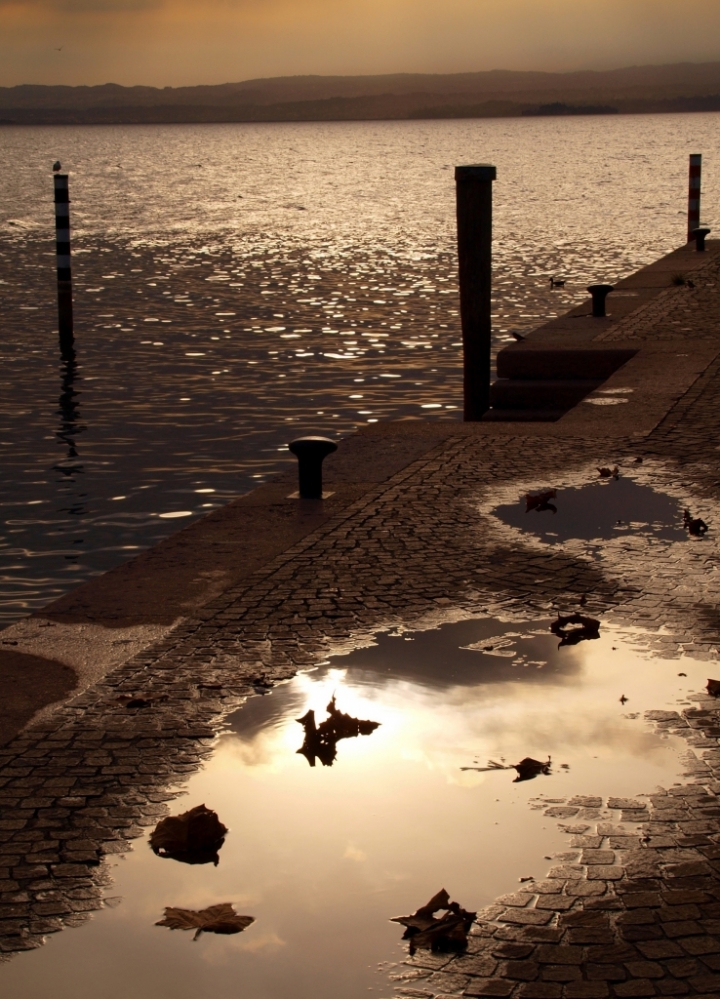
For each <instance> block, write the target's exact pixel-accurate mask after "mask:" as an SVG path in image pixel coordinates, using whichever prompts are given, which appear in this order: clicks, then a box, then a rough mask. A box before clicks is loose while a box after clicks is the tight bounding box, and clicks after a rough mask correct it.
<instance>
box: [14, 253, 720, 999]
mask: <svg viewBox="0 0 720 999" xmlns="http://www.w3.org/2000/svg"><path fill="white" fill-rule="evenodd" d="M679 273H682V274H683V275H684V276H685V278H686V279H687V278H690V280H691V285H689V284H687V283H685V284H682V285H679V284H678V285H676V284H673V283H672V278H673V276H674V275H676V274H679ZM618 289H619V293H616V297H613V296H611V297H610V299H609V300H608V304H609V311H610V313H611V315H610V316H609V317H608V318H607V319H597V320H594V319H592V318H591V317H589V316H588V315H587V313H588V307H587V304H585V305H584V306H580V307H578V308H577V309H575V310H573V311H572V312H571V313H570V314H569V315H568V316H567V317H563V318H561V319H558V320H556V321H554V322H553V323H551V324H548V326H546V327H544V328H542V329H541V330H539V331H537V332H536V333H535V334H534V335H533V336H532V337H531V338H530V340H529V341H528V347H527V349H534V347H535V345H538V346H540V345H541V344H542V345H543V346H547V345H549V344H550V345H554V346H557V347H558V348H561V347H562V345H563V344H571V345H572V344H577V343H578V342H580V341H582V342H584V343H587V344H599V343H608V344H612V345H613V346H614V347H615V346H618V347H628V348H632V349H633V350H636V351H637V353H636V354H635V356H634V357H633V358H632V359H631V360H630V361H628V363H627V364H626V365H624V366H623V367H622V368H620V369H619V370H618V371H616V372H615V374H613V375H612V376H611V378H610V379H608V381H607V382H605V383H604V384H603V385H602V386H601V387H600V388H598V389H597V390H596V391H594V392H592V393H591V394H590V395H589V396H588V398H587V399H586V400H585V401H584V402H581V403H579V404H578V405H577V406H576V407H575V408H574V409H572V410H571V411H570V412H569V413H567V414H566V415H565V416H563V417H562V418H561V419H560V420H558V421H557V422H554V423H502V422H493V423H479V424H461V423H457V422H438V423H433V424H429V423H428V424H423V423H420V422H417V421H406V422H402V423H398V424H387V425H382V424H378V425H375V426H373V427H372V428H369V429H368V430H366V431H363V432H361V433H359V434H357V435H356V436H355V437H353V438H352V439H348V440H347V441H344V442H343V443H342V444H341V446H340V448H339V450H338V452H337V454H336V455H333V456H331V457H330V458H328V459H327V461H326V488H327V489H328V490H329V491H331V492H332V493H333V495H332V496H331V497H330V498H329V499H328V500H326V501H325V502H324V503H323V504H320V503H318V502H314V501H303V502H299V501H297V500H293V499H290V498H289V495H290V494H291V493H292V491H293V490H294V488H295V481H294V476H290V475H288V476H285V477H280V478H278V479H277V480H275V481H274V482H272V483H269V484H267V485H265V486H263V487H261V488H259V489H258V490H256V492H255V493H253V494H251V495H250V496H248V497H244V498H242V499H241V500H238V501H236V502H235V503H232V504H230V505H229V506H228V507H226V508H224V509H222V510H219V511H216V512H213V513H212V514H211V515H209V516H208V517H207V518H205V519H203V520H201V521H198V522H196V523H195V524H193V525H191V526H190V527H188V528H187V529H185V530H184V531H181V532H179V533H178V534H176V535H174V536H173V537H171V538H169V539H168V540H167V541H166V542H163V543H162V544H160V545H158V546H157V547H156V548H154V549H152V550H150V551H148V552H146V553H144V554H142V555H140V556H139V557H138V558H136V559H134V560H132V561H131V562H128V563H126V564H125V565H123V566H121V567H119V568H118V569H116V570H113V571H112V572H110V573H108V574H107V575H106V576H103V577H101V578H99V579H97V580H95V581H92V582H90V583H88V584H85V585H84V586H82V587H80V588H78V589H77V590H76V591H74V592H72V593H70V594H69V595H67V596H66V597H63V598H62V599H60V600H59V601H57V602H56V603H55V604H53V605H51V606H50V607H48V608H46V609H45V611H43V612H41V613H38V614H35V615H33V616H32V617H31V618H29V619H27V620H25V621H22V622H20V623H18V624H17V625H14V626H12V627H11V628H9V629H6V630H5V631H4V632H2V633H0V642H1V643H2V644H0V667H1V668H2V671H3V672H2V675H3V677H4V679H3V689H2V695H3V702H4V707H3V708H2V709H1V711H0V714H1V715H2V719H1V724H2V726H3V728H2V733H3V740H4V745H3V746H2V748H0V803H1V804H2V818H1V819H0V953H2V954H4V955H5V956H6V957H10V956H12V955H13V954H14V953H15V952H17V951H21V950H27V949H31V948H34V947H37V946H40V945H41V944H42V942H43V938H44V937H45V936H46V935H47V934H49V933H54V932H56V931H60V930H63V929H64V928H65V927H72V926H74V925H77V924H80V923H82V922H83V921H84V920H85V919H87V918H88V915H89V913H91V912H92V911H93V910H95V909H98V908H100V907H101V905H102V897H103V895H104V894H105V888H106V883H107V874H106V873H105V871H104V869H103V864H102V858H103V856H105V855H108V854H113V853H120V852H123V851H125V850H127V849H128V844H129V842H130V841H131V840H132V839H134V838H136V837H139V836H141V835H145V833H146V831H147V827H148V826H149V825H151V824H154V823H155V822H156V821H157V819H158V817H159V816H161V815H163V814H165V813H166V811H167V804H166V803H167V802H168V800H169V799H171V797H172V795H171V793H170V792H169V791H168V788H169V787H170V786H172V785H173V784H174V783H176V782H178V781H181V780H182V779H184V778H185V777H186V776H187V774H188V773H191V772H192V771H193V769H194V768H196V767H197V766H198V764H199V763H200V762H201V761H202V760H203V759H204V758H205V757H207V755H208V754H209V753H210V752H211V747H212V744H213V739H214V737H215V735H216V733H217V732H218V730H219V727H220V725H221V722H222V719H223V718H224V716H225V715H226V714H227V713H228V712H229V711H231V710H234V709H236V708H238V707H239V706H240V705H241V704H242V702H243V700H244V698H246V697H247V696H248V695H249V694H252V693H253V692H254V691H255V690H257V689H258V688H262V687H263V686H266V685H272V684H273V683H275V682H277V681H278V680H280V679H283V678H287V677H290V676H292V675H293V674H294V673H295V672H296V671H297V670H298V669H300V668H303V667H306V666H308V665H310V664H312V663H314V662H317V661H319V660H320V659H324V658H326V657H327V656H328V655H329V654H332V653H335V652H337V651H340V650H342V649H344V648H348V647H349V646H354V645H356V644H357V643H359V642H361V641H363V640H366V639H368V638H369V636H371V635H372V634H374V633H376V632H378V631H379V630H382V629H389V628H392V627H395V626H397V625H403V626H405V627H407V628H413V627H417V628H422V627H429V626H431V625H432V624H433V623H439V622H442V621H445V620H454V619H460V618H462V617H470V616H472V615H473V614H476V615H477V614H479V613H492V612H493V611H498V610H502V613H503V614H506V615H509V616H510V617H511V616H512V615H513V614H515V615H517V616H518V618H520V617H526V618H527V617H541V616H545V617H547V616H548V615H549V614H554V613H555V612H560V613H573V612H577V611H579V610H580V609H581V608H582V609H583V613H586V614H590V615H592V616H594V617H597V618H600V619H601V620H607V621H615V622H618V623H622V624H626V625H638V626H642V627H643V628H645V629H648V634H649V639H648V641H650V642H651V643H652V642H657V643H658V646H659V647H660V646H661V647H662V649H663V650H664V652H666V653H667V652H668V651H673V650H682V651H684V652H685V654H691V655H692V654H696V655H698V656H700V657H703V658H708V659H709V658H710V657H712V656H713V655H714V654H715V652H716V650H720V611H719V610H718V605H717V593H718V579H719V578H720V548H719V546H718V530H719V529H720V469H719V467H718V455H719V453H720V242H711V243H708V252H707V253H706V254H705V255H704V256H703V255H701V254H696V253H694V252H693V251H690V250H685V249H683V250H679V251H676V253H674V254H671V255H670V256H669V257H667V258H664V259H663V260H662V261H659V262H658V263H656V264H654V265H652V266H651V267H650V268H646V269H645V270H644V271H642V272H640V273H639V274H638V275H634V276H632V277H631V278H629V279H627V281H626V282H623V283H622V284H621V285H619V286H618ZM602 466H608V467H610V468H613V467H614V466H618V468H619V471H620V474H621V475H622V474H623V473H624V472H625V471H627V472H628V473H629V472H630V471H632V476H633V478H634V479H635V480H636V481H638V482H640V483H643V484H647V485H651V486H654V487H655V488H657V489H659V490H661V491H663V492H665V493H668V494H670V495H672V496H675V497H677V498H678V499H679V501H680V503H681V505H682V506H685V507H687V508H688V509H689V510H690V511H691V513H692V516H693V517H700V518H702V519H703V520H704V521H705V522H706V523H707V524H708V525H709V528H710V530H709V531H708V533H707V534H706V535H705V536H704V537H703V538H702V539H700V540H698V542H697V543H690V544H687V545H683V546H679V545H677V544H672V543H670V542H667V543H665V542H662V541H657V540H654V539H649V538H645V537H643V536H639V535H633V536H629V535H627V534H621V535H619V536H618V537H617V538H613V539H611V540H609V541H608V542H607V543H606V546H605V549H604V552H603V558H602V560H598V559H596V558H593V557H591V556H589V555H588V554H587V553H586V552H585V551H584V550H583V548H582V546H581V545H577V544H572V543H565V544H561V543H558V544H555V545H552V546H548V545H544V544H542V543H541V542H540V541H538V540H537V539H534V538H533V537H532V536H530V535H527V536H525V535H523V536H522V537H520V536H519V535H518V532H516V531H514V530H513V529H511V528H509V527H506V526H504V525H503V524H501V523H500V522H499V521H498V520H497V518H495V517H494V516H493V515H492V512H491V511H492V509H493V508H494V507H496V506H497V505H498V504H499V503H502V502H509V501H515V500H516V499H517V497H518V495H522V493H523V492H525V491H529V490H537V489H538V488H541V487H569V486H577V485H579V484H582V483H585V482H588V481H590V480H591V479H593V478H594V477H597V468H598V467H602ZM715 671H716V673H720V666H719V667H717V668H716V670H715ZM36 677H43V678H44V684H45V686H44V687H43V686H42V685H41V684H39V683H38V682H37V680H35V679H33V678H36ZM13 685H14V686H13ZM130 698H139V699H141V700H142V701H143V702H144V703H145V706H144V707H143V708H142V710H136V711H129V710H127V708H126V704H127V701H128V700H129V699H130ZM58 699H59V701H58ZM53 702H57V703H54V706H53ZM37 709H41V710H40V714H39V715H34V712H35V711H37ZM33 716H34V720H32V721H31V718H32V717H33ZM652 721H653V724H655V725H658V726H660V727H662V728H665V729H667V730H669V731H672V732H677V733H680V734H681V735H682V736H684V737H685V738H686V739H687V742H688V748H689V750H690V751H691V754H692V759H691V762H690V763H689V764H688V772H687V776H686V778H685V780H686V782H685V783H684V784H682V785H678V786H674V787H672V788H670V789H668V790H667V791H666V792H663V793H657V794H654V795H651V796H650V797H643V798H642V799H638V800H635V799H620V798H618V799H612V798H610V799H608V800H605V801H596V800H595V799H590V798H588V799H578V800H571V801H569V802H568V810H569V811H570V812H572V813H573V816H576V817H577V822H578V823H582V824H583V825H584V826H585V831H583V832H578V833H576V834H574V835H572V839H571V841H570V844H569V850H570V853H569V854H568V857H570V856H571V855H572V859H567V861H566V862H563V863H560V864H558V865H556V866H554V867H552V868H551V869H550V871H549V873H548V876H547V878H546V879H545V880H543V881H540V882H531V883H529V884H527V885H523V886H521V890H520V891H518V892H516V893H514V894H513V895H510V896H505V897H503V898H501V899H499V900H498V901H497V903H496V904H495V905H493V906H491V907H490V908H489V909H487V910H485V911H484V912H482V913H480V914H479V916H478V920H479V921H478V924H477V926H476V928H475V930H476V932H474V933H473V935H472V936H471V940H470V946H469V949H468V951H467V953H465V954H463V955H461V956H453V955H449V954H433V953H430V952H427V951H419V952H418V953H417V954H416V955H415V956H414V957H412V958H408V961H407V964H406V966H405V967H406V971H405V972H403V975H404V976H405V977H404V978H403V975H401V976H400V979H399V980H398V981H397V982H396V985H397V986H398V994H399V995H401V996H405V997H406V999H439V997H443V996H457V995H465V996H502V997H510V996H512V997H516V996H517V997H524V999H545V997H547V999H585V997H587V999H595V997H597V999H603V997H605V996H610V997H612V996H617V997H630V996H654V995H691V996H717V995H718V994H720V801H719V800H718V796H719V795H720V741H719V740H720V711H719V710H718V706H717V702H716V701H715V700H714V699H712V698H710V697H708V696H706V695H704V694H703V692H701V691H698V693H697V696H696V697H695V699H694V701H693V706H692V707H691V708H688V709H687V710H685V711H683V712H680V713H673V712H657V713H656V716H655V717H654V718H653V719H652ZM28 723H29V724H28ZM649 790H650V789H649ZM573 821H576V820H575V818H573ZM638 824H639V825H640V828H641V830H642V835H641V836H638V834H637V833H636V832H635V829H636V827H637V826H638ZM628 829H630V830H631V832H628ZM471 862H472V861H471V858H469V859H468V863H471ZM518 873H522V872H520V871H519V872H518ZM19 959H20V960H22V957H20V958H19ZM389 994H390V989H389V988H388V995H389Z"/></svg>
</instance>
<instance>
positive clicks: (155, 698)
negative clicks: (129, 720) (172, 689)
mask: <svg viewBox="0 0 720 999" xmlns="http://www.w3.org/2000/svg"><path fill="white" fill-rule="evenodd" d="M115 700H116V701H117V703H118V704H123V705H124V706H125V707H126V708H147V707H149V706H150V705H151V704H156V703H159V702H160V701H167V700H168V695H167V694H147V695H145V696H140V695H134V694H121V695H120V697H116V698H115Z"/></svg>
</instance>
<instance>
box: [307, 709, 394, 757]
mask: <svg viewBox="0 0 720 999" xmlns="http://www.w3.org/2000/svg"><path fill="white" fill-rule="evenodd" d="M327 712H328V717H327V718H326V719H325V721H323V722H320V724H319V725H317V724H316V723H315V712H314V711H312V710H311V711H307V712H306V713H305V714H304V715H303V717H302V718H298V719H297V721H298V722H299V723H300V724H301V725H302V727H303V729H304V730H305V739H304V741H303V744H302V746H301V747H300V749H298V753H301V754H302V755H303V756H304V757H305V759H306V760H307V761H308V763H309V764H310V766H311V767H314V766H315V758H316V757H317V759H318V760H320V762H321V763H322V765H323V766H324V767H331V766H332V765H333V763H334V762H335V757H336V756H337V744H338V742H339V741H340V740H341V739H352V738H355V737H356V736H358V735H370V734H371V733H372V732H374V731H375V729H376V728H378V727H379V725H380V722H374V721H364V720H363V719H361V718H353V717H352V716H351V715H346V714H345V713H344V712H343V711H339V710H338V708H337V707H336V705H335V696H334V695H333V697H332V699H331V700H330V703H329V704H328V706H327Z"/></svg>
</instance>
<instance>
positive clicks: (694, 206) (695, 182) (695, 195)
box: [687, 153, 702, 243]
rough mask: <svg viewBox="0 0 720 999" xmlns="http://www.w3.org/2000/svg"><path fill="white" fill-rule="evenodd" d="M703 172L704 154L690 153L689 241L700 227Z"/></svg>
mask: <svg viewBox="0 0 720 999" xmlns="http://www.w3.org/2000/svg"><path fill="white" fill-rule="evenodd" d="M701 172H702V156H701V154H700V153H691V154H690V182H689V184H690V186H689V190H688V228H687V241H688V243H689V242H690V241H691V240H693V239H694V238H695V237H694V236H693V231H694V230H695V229H699V228H700V175H701Z"/></svg>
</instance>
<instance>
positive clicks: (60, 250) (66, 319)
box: [53, 163, 74, 355]
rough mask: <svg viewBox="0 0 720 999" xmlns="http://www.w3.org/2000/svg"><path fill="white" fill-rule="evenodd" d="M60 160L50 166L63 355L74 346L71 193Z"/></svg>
mask: <svg viewBox="0 0 720 999" xmlns="http://www.w3.org/2000/svg"><path fill="white" fill-rule="evenodd" d="M59 170H60V164H59V163H56V164H55V165H54V167H53V171H54V173H53V181H54V183H55V253H56V257H57V259H56V264H57V284H58V331H59V333H60V351H61V353H62V354H63V355H65V354H67V353H69V352H70V351H72V346H73V339H74V337H73V301H72V272H71V270H70V194H69V189H68V175H67V174H66V173H58V171H59Z"/></svg>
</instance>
